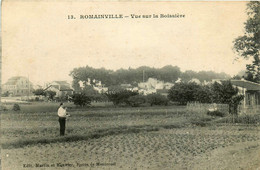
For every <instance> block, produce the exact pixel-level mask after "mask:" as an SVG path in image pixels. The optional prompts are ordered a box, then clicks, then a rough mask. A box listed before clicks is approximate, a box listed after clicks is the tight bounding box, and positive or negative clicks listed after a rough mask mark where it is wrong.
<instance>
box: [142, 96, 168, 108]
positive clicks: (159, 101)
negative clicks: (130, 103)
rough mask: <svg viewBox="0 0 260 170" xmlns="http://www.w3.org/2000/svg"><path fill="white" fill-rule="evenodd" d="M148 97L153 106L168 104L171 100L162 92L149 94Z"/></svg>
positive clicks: (148, 101)
mask: <svg viewBox="0 0 260 170" xmlns="http://www.w3.org/2000/svg"><path fill="white" fill-rule="evenodd" d="M146 98H147V103H149V104H150V105H151V106H153V105H167V104H168V102H169V100H168V99H167V98H166V97H165V96H163V95H161V94H155V93H153V94H149V95H147V96H146Z"/></svg>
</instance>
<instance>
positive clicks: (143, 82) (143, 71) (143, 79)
mask: <svg viewBox="0 0 260 170" xmlns="http://www.w3.org/2000/svg"><path fill="white" fill-rule="evenodd" d="M143 83H144V70H143Z"/></svg>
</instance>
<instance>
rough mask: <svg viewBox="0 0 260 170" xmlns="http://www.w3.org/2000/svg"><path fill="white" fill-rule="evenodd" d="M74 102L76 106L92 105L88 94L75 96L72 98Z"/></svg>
mask: <svg viewBox="0 0 260 170" xmlns="http://www.w3.org/2000/svg"><path fill="white" fill-rule="evenodd" d="M72 101H73V103H74V104H75V105H78V106H85V105H88V104H90V103H91V99H90V97H88V96H87V95H86V94H84V93H82V94H74V95H73V96H72Z"/></svg>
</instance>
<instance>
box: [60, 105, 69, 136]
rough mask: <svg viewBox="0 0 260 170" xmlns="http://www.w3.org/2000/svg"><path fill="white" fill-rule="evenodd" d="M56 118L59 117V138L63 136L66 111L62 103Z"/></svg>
mask: <svg viewBox="0 0 260 170" xmlns="http://www.w3.org/2000/svg"><path fill="white" fill-rule="evenodd" d="M58 116H59V123H60V136H64V135H65V124H66V116H67V111H66V109H65V108H64V106H63V103H61V104H60V107H59V109H58Z"/></svg>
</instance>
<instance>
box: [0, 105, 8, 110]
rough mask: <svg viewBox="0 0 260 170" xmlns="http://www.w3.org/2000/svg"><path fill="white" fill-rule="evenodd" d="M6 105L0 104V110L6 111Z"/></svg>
mask: <svg viewBox="0 0 260 170" xmlns="http://www.w3.org/2000/svg"><path fill="white" fill-rule="evenodd" d="M7 110H8V109H7V107H6V106H0V111H7Z"/></svg>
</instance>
